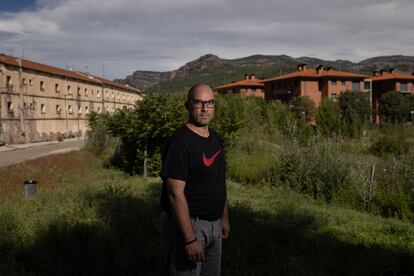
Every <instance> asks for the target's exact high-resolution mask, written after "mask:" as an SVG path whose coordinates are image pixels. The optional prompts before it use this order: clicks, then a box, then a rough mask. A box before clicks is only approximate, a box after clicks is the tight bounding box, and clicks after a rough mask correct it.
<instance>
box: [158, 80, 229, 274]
mask: <svg viewBox="0 0 414 276" xmlns="http://www.w3.org/2000/svg"><path fill="white" fill-rule="evenodd" d="M215 106H216V103H215V100H214V93H213V90H212V89H211V88H210V87H209V86H208V85H206V84H197V85H194V86H193V87H191V89H190V90H189V91H188V95H187V101H186V103H185V107H186V109H187V111H188V121H187V123H186V124H184V125H183V126H182V127H180V128H179V129H178V130H177V131H176V132H175V133H174V135H173V136H172V137H171V139H170V142H169V144H168V146H167V147H166V149H165V150H164V152H163V157H162V161H163V166H162V171H161V177H162V179H163V189H162V195H161V207H162V209H163V215H162V218H161V245H162V250H163V251H164V255H165V257H166V261H167V265H168V271H169V273H170V275H220V270H221V252H222V239H226V238H227V237H228V235H229V232H230V224H229V219H228V210H227V192H226V177H225V171H226V160H225V156H224V151H223V146H222V142H221V139H220V137H219V136H218V134H217V133H216V132H215V131H214V130H213V129H211V128H209V127H208V124H209V123H210V122H211V120H212V119H213V117H214V109H215Z"/></svg>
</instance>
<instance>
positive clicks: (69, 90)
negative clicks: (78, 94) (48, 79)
mask: <svg viewBox="0 0 414 276" xmlns="http://www.w3.org/2000/svg"><path fill="white" fill-rule="evenodd" d="M68 94H72V90H71V89H70V85H68Z"/></svg>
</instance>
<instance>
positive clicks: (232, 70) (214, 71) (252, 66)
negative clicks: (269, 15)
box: [118, 54, 414, 93]
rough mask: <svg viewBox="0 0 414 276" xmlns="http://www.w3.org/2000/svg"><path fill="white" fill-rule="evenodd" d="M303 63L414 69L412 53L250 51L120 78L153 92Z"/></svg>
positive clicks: (359, 69)
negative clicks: (356, 56)
mask: <svg viewBox="0 0 414 276" xmlns="http://www.w3.org/2000/svg"><path fill="white" fill-rule="evenodd" d="M302 63H305V64H307V65H308V66H309V67H316V66H317V65H319V64H323V65H324V66H327V67H332V68H334V69H337V70H343V71H351V72H360V73H365V74H371V72H372V71H374V70H381V69H390V68H394V69H395V70H397V71H401V72H405V73H410V74H411V72H413V71H414V56H402V55H393V56H379V57H373V58H369V59H365V60H362V61H360V62H358V63H354V62H351V61H348V60H341V59H338V60H335V61H331V60H323V59H319V58H313V57H299V58H293V57H290V56H287V55H277V56H270V55H252V56H248V57H244V58H238V59H221V58H220V57H218V56H216V55H213V54H207V55H204V56H201V57H200V58H198V59H196V60H193V61H190V62H188V63H186V64H185V65H183V66H181V67H180V68H178V69H176V70H173V71H168V72H153V71H139V70H138V71H135V72H134V73H133V74H132V75H129V76H127V77H126V78H125V79H121V80H118V81H121V82H123V83H126V84H129V85H131V86H133V87H136V88H138V89H141V90H143V91H144V92H147V93H152V92H176V91H184V90H186V89H188V88H189V87H190V86H191V85H192V84H194V83H200V82H206V83H209V84H210V85H212V86H218V85H221V84H224V83H228V82H231V81H235V80H240V79H242V78H243V77H244V74H250V73H255V74H256V76H257V77H259V78H268V77H273V76H276V75H279V74H282V73H285V72H289V71H293V70H295V68H296V66H297V65H298V64H302Z"/></svg>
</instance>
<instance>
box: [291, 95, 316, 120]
mask: <svg viewBox="0 0 414 276" xmlns="http://www.w3.org/2000/svg"><path fill="white" fill-rule="evenodd" d="M293 110H294V112H295V115H296V117H297V118H299V119H301V120H303V121H304V122H310V121H312V120H313V119H314V118H315V112H316V106H315V102H314V101H313V100H312V99H311V98H309V97H308V96H300V97H297V98H296V99H295V102H294V104H293Z"/></svg>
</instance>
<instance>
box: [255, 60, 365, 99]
mask: <svg viewBox="0 0 414 276" xmlns="http://www.w3.org/2000/svg"><path fill="white" fill-rule="evenodd" d="M367 79H368V76H366V75H361V74H355V73H350V72H343V71H336V70H333V69H332V68H330V67H327V68H324V66H323V65H319V66H318V67H317V68H315V69H308V68H306V64H300V65H298V67H297V70H296V71H294V72H291V73H288V74H283V75H280V76H277V77H274V78H270V79H266V80H264V81H263V83H264V90H265V99H266V100H271V99H279V100H281V101H283V102H286V103H290V102H292V101H293V100H294V99H295V97H299V96H308V97H310V98H311V99H312V100H313V101H314V102H315V103H316V105H319V103H320V102H321V100H322V99H324V98H331V99H332V100H333V101H336V100H337V98H338V97H339V95H340V94H341V93H342V92H345V91H367V92H368V91H369V90H370V82H369V81H366V80H367Z"/></svg>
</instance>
